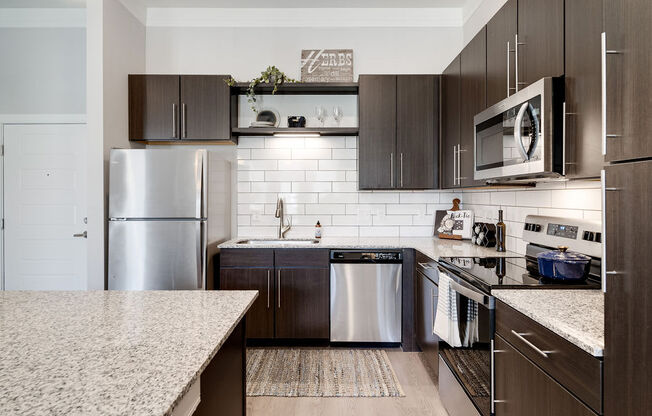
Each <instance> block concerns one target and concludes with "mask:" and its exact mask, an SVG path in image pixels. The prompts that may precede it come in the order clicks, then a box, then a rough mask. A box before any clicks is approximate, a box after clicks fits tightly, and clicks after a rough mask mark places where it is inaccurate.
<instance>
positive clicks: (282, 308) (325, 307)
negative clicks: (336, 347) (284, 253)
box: [276, 268, 330, 338]
mask: <svg viewBox="0 0 652 416" xmlns="http://www.w3.org/2000/svg"><path fill="white" fill-rule="evenodd" d="M276 279H277V281H276V288H277V289H276V338H328V337H329V336H330V326H329V325H330V309H329V299H330V297H329V292H330V276H329V270H328V269H316V268H305V269H303V268H297V269H291V268H288V269H277V270H276Z"/></svg>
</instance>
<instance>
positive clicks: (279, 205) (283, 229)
mask: <svg viewBox="0 0 652 416" xmlns="http://www.w3.org/2000/svg"><path fill="white" fill-rule="evenodd" d="M274 217H275V218H278V238H285V234H286V233H287V232H288V231H290V228H292V218H291V217H288V220H289V224H288V225H285V226H284V225H283V222H284V221H283V199H281V198H278V199H277V200H276V213H275V214H274Z"/></svg>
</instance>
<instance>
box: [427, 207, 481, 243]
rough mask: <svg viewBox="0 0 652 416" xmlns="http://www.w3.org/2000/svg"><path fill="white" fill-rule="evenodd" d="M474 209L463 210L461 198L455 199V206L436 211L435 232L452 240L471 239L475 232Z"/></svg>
mask: <svg viewBox="0 0 652 416" xmlns="http://www.w3.org/2000/svg"><path fill="white" fill-rule="evenodd" d="M473 218H474V215H473V211H469V210H461V209H460V200H459V199H457V198H455V199H454V200H453V207H452V208H451V209H450V210H447V211H437V212H436V213H435V234H437V235H438V236H439V238H447V239H451V240H462V239H470V238H471V237H472V234H473Z"/></svg>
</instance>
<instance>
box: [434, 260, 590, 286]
mask: <svg viewBox="0 0 652 416" xmlns="http://www.w3.org/2000/svg"><path fill="white" fill-rule="evenodd" d="M439 262H440V264H441V265H442V266H444V267H445V268H447V269H450V271H452V272H454V273H456V274H458V275H460V277H462V278H464V280H467V281H469V282H470V283H472V284H474V285H476V286H478V287H479V288H481V289H483V290H484V291H486V292H491V290H492V289H537V288H538V289H600V283H599V282H598V281H595V280H593V279H591V278H589V279H587V280H585V281H582V282H561V281H558V280H552V279H548V278H546V277H543V276H541V275H539V274H538V273H537V271H536V263H535V264H532V262H530V264H529V265H528V260H527V258H526V257H525V256H521V257H484V258H482V257H442V258H440V259H439Z"/></svg>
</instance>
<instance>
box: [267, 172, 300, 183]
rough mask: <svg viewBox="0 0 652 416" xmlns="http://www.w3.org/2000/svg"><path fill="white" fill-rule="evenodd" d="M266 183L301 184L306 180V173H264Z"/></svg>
mask: <svg viewBox="0 0 652 416" xmlns="http://www.w3.org/2000/svg"><path fill="white" fill-rule="evenodd" d="M264 180H266V181H267V182H295V181H296V182H303V181H305V180H306V172H304V171H300V170H271V171H268V172H265V179H264Z"/></svg>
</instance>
